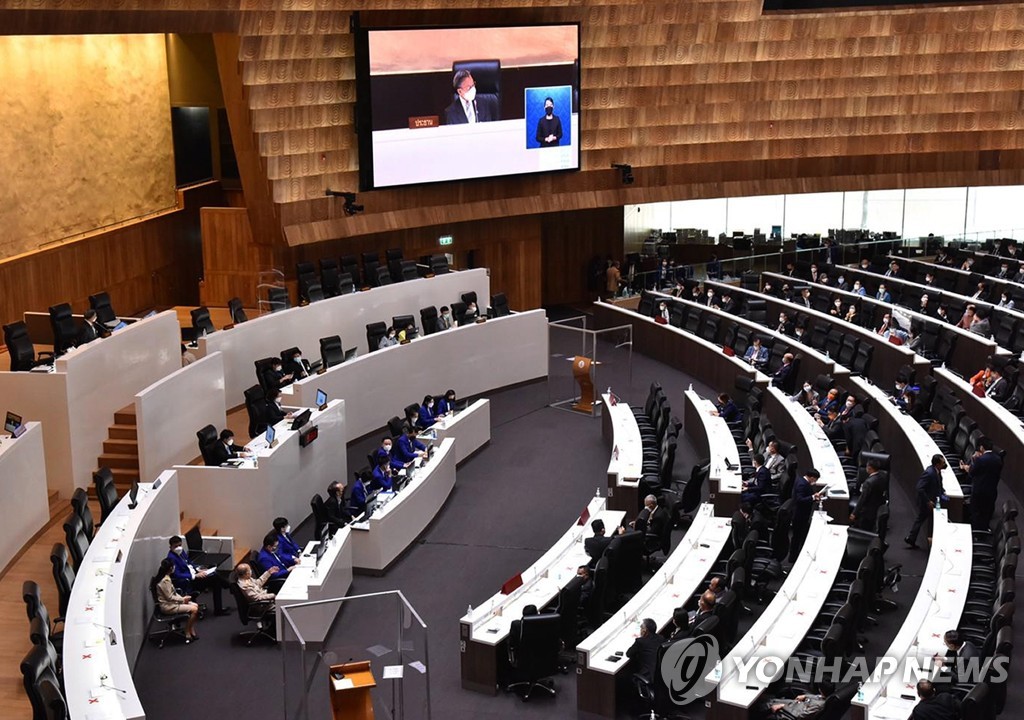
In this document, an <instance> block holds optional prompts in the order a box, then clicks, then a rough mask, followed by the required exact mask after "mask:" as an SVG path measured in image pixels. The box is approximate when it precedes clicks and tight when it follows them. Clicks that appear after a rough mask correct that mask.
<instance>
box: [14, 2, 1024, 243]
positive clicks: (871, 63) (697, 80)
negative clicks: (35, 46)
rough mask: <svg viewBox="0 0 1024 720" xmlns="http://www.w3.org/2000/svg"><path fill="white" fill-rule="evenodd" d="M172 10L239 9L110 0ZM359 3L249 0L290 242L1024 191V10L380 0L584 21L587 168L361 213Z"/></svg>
mask: <svg viewBox="0 0 1024 720" xmlns="http://www.w3.org/2000/svg"><path fill="white" fill-rule="evenodd" d="M99 2H100V0H42V4H43V5H46V4H49V6H50V7H51V8H58V7H61V6H71V5H74V6H75V7H78V8H81V7H82V6H83V5H84V6H89V7H92V6H93V4H94V3H99ZM154 4H156V5H157V6H158V8H160V9H162V10H165V11H170V10H181V11H183V12H188V13H191V14H192V15H195V16H197V20H196V22H197V23H201V22H202V21H201V16H202V15H203V13H202V12H199V10H200V9H202V8H208V9H209V10H210V11H211V12H212V11H214V10H215V8H214V5H215V4H216V5H221V4H220V3H215V0H166V1H165V2H163V3H153V2H148V1H147V0H118V1H117V2H113V1H108V2H107V3H106V7H108V8H109V9H110V10H111V13H108V14H117V13H128V14H130V13H132V12H137V10H136V9H135V8H141V7H146V8H147V10H148V11H150V12H152V11H153V7H154ZM16 6H22V7H23V6H24V3H23V2H18V1H17V0H0V8H3V7H7V8H14V7H16ZM33 6H34V7H39V6H40V3H39V2H34V3H33ZM97 7H101V6H99V5H97ZM354 7H355V4H353V3H345V2H342V1H340V0H339V1H338V2H328V1H326V0H291V1H289V0H262V1H254V0H242V2H241V9H240V11H239V17H238V28H239V33H240V36H241V42H240V46H239V60H240V63H241V68H240V69H241V75H242V78H243V81H244V82H245V84H246V86H247V90H248V92H247V98H248V104H249V111H250V116H251V121H252V126H253V129H254V131H255V133H256V141H257V147H258V149H259V152H260V155H261V157H262V158H263V165H264V168H265V173H266V177H267V181H268V182H269V184H270V188H271V194H272V197H273V199H274V201H275V202H276V203H277V204H278V206H279V207H278V209H279V211H280V212H279V215H280V218H281V224H282V225H283V226H284V228H285V231H286V234H287V237H288V241H289V243H290V244H303V243H308V242H317V241H320V240H324V239H328V238H334V237H344V236H351V235H361V234H368V233H373V232H382V231H388V230H394V229H400V228H404V227H419V226H430V225H436V224H440V223H446V222H456V221H472V220H482V219H487V218H492V217H495V216H516V215H531V214H535V213H547V212H557V211H560V210H572V209H586V208H593V207H602V206H611V205H618V204H626V203H634V202H646V201H655V200H667V199H679V198H686V197H700V196H721V195H732V194H760V193H773V192H787V191H788V192H799V191H811V190H828V189H855V188H873V187H905V186H907V187H909V186H935V185H938V186H941V185H961V184H995V183H1024V112H1022V111H1024V107H1022V105H1024V92H1022V91H1024V72H1022V71H1024V6H1022V5H1020V4H998V5H988V6H985V5H970V6H965V7H926V8H920V9H901V10H861V11H856V12H835V13H816V14H810V13H808V14H779V15H770V16H765V15H763V14H762V12H761V3H760V1H759V0H731V1H730V0H695V1H690V2H653V1H649V2H630V1H629V0H606V1H605V2H601V3H592V2H591V3H587V4H586V5H583V4H579V3H576V4H569V5H566V4H564V3H559V2H558V1H557V0H552V1H551V2H546V1H545V0H533V2H531V3H530V8H515V9H510V8H507V7H506V4H505V3H503V2H501V1H500V0H477V1H476V2H458V1H456V2H441V1H440V0H431V1H430V2H427V3H422V2H413V1H412V0H405V1H402V0H390V1H389V0H364V1H363V2H360V3H358V9H360V10H361V11H367V12H375V11H388V12H391V13H392V15H391V16H392V17H395V18H398V17H401V18H403V19H410V18H411V19H414V20H421V21H424V22H430V21H431V20H432V21H433V22H446V21H456V22H458V21H460V20H461V21H467V22H470V21H473V20H486V19H489V20H498V21H501V20H511V21H522V20H524V19H526V18H533V19H537V20H544V21H555V20H577V19H578V20H580V21H581V22H582V27H583V42H582V44H583V51H582V58H581V62H582V67H583V88H582V94H581V103H582V106H583V112H584V116H583V132H582V138H583V147H584V152H583V158H582V163H583V171H582V172H580V173H576V174H572V175H564V174H563V175H557V176H549V177H540V178H536V177H535V178H518V179H508V180H500V181H485V182H469V183H462V184H456V185H439V186H430V187H424V188H414V189H406V190H394V191H379V192H374V193H364V194H361V195H360V202H362V203H364V204H365V205H366V208H367V210H366V212H365V213H363V214H361V215H358V216H356V217H354V218H345V217H344V216H342V214H341V212H340V208H339V207H338V206H337V201H334V200H331V199H328V198H325V197H324V189H325V188H327V187H331V188H334V189H347V190H354V189H356V187H357V184H358V180H357V167H358V156H357V150H356V142H355V134H354V132H353V127H352V122H353V105H354V102H355V81H354V58H353V54H354V47H353V38H352V36H351V34H350V33H349V29H348V28H349V18H350V12H349V9H352V8H354ZM216 10H218V11H222V7H218V8H216ZM377 15H378V17H386V13H377ZM613 162H628V163H631V164H632V165H633V167H634V171H635V175H636V178H637V181H636V184H635V185H633V186H630V187H628V188H626V187H623V186H621V185H620V184H619V182H618V173H617V172H616V171H613V170H610V169H609V166H610V164H611V163H613Z"/></svg>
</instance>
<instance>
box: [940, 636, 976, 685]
mask: <svg viewBox="0 0 1024 720" xmlns="http://www.w3.org/2000/svg"><path fill="white" fill-rule="evenodd" d="M942 642H943V643H944V644H945V645H946V655H945V657H943V656H941V655H936V656H935V657H934V660H935V661H936V662H937V663H942V669H941V671H940V672H939V674H938V676H937V677H936V682H940V683H943V684H944V686H943V688H942V690H948V689H949V688H950V687H951V686H954V685H970V684H973V680H971V678H972V675H973V676H974V677H976V676H977V670H978V669H979V668H980V667H981V661H982V660H984V658H983V657H982V655H981V651H980V650H979V649H978V646H977V645H975V644H974V643H972V642H971V641H970V640H965V639H964V638H962V637H960V633H958V632H957V631H956V630H947V631H946V633H945V634H944V635H943V636H942ZM972 664H976V665H977V666H976V667H974V668H972V667H971V665H972ZM972 670H973V672H972Z"/></svg>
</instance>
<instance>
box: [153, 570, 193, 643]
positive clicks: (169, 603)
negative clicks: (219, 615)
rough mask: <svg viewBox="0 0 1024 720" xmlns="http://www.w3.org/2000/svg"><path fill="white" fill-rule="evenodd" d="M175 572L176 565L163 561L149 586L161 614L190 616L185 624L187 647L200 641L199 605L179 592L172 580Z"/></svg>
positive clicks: (188, 596)
mask: <svg viewBox="0 0 1024 720" xmlns="http://www.w3.org/2000/svg"><path fill="white" fill-rule="evenodd" d="M173 571H174V565H173V564H172V563H171V561H170V560H168V559H166V558H165V559H163V560H161V561H160V569H159V570H158V571H157V573H156V575H155V576H154V577H153V579H152V580H150V581H149V585H150V588H151V589H152V591H153V592H154V594H155V595H156V604H157V605H158V606H159V607H160V612H163V613H167V614H168V615H177V614H178V613H187V614H188V620H187V621H186V623H185V644H186V645H187V644H189V643H190V642H192V641H194V640H198V639H199V636H198V635H196V630H195V628H196V620H198V619H199V605H197V604H196V603H194V602H192V596H191V595H182V594H181V593H179V592H178V591H177V589H176V588H175V587H174V582H173V580H172V579H171V573H172V572H173Z"/></svg>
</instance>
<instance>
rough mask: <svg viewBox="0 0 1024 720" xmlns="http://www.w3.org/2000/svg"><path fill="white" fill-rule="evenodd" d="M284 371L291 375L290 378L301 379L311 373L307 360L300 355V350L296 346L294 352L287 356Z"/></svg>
mask: <svg viewBox="0 0 1024 720" xmlns="http://www.w3.org/2000/svg"><path fill="white" fill-rule="evenodd" d="M285 371H286V372H287V373H288V374H290V375H291V376H292V380H302V379H303V378H308V377H309V376H310V375H311V374H312V370H311V367H310V364H309V360H306V359H305V358H303V357H302V351H301V350H299V349H298V348H295V352H293V353H292V356H291V358H289V360H288V367H286V368H285Z"/></svg>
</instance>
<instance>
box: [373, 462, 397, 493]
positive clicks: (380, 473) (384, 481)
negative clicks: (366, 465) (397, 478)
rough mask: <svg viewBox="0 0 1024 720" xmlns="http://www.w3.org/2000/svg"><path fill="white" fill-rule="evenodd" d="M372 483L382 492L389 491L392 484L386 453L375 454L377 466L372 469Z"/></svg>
mask: <svg viewBox="0 0 1024 720" xmlns="http://www.w3.org/2000/svg"><path fill="white" fill-rule="evenodd" d="M373 484H374V485H376V486H377V487H379V488H380V489H381V490H383V491H384V492H389V491H390V490H391V488H392V485H393V484H394V474H393V471H392V469H391V461H390V460H389V459H388V457H387V456H386V455H378V456H377V467H375V468H374V469H373Z"/></svg>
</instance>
